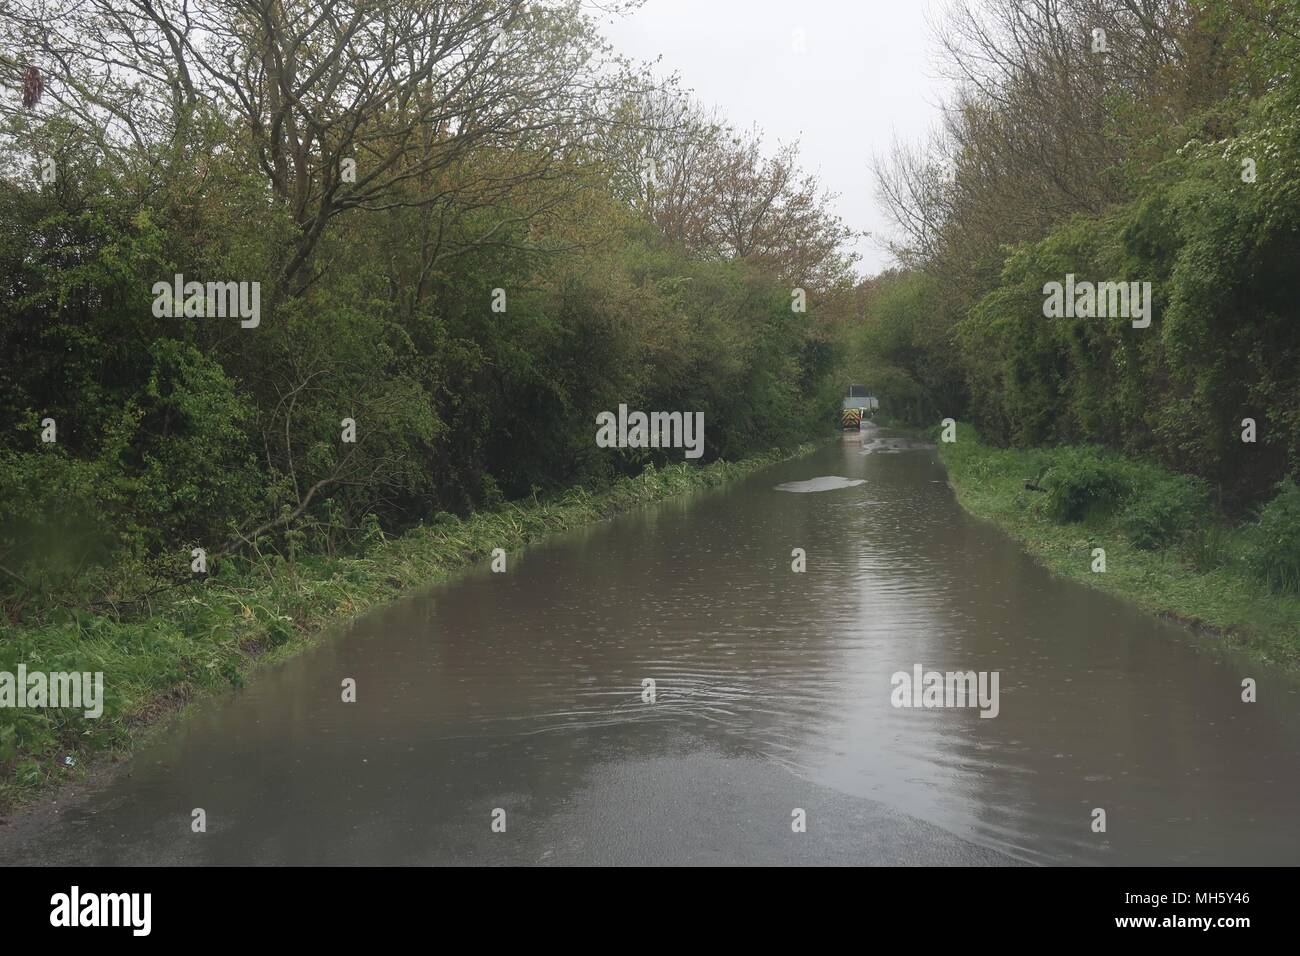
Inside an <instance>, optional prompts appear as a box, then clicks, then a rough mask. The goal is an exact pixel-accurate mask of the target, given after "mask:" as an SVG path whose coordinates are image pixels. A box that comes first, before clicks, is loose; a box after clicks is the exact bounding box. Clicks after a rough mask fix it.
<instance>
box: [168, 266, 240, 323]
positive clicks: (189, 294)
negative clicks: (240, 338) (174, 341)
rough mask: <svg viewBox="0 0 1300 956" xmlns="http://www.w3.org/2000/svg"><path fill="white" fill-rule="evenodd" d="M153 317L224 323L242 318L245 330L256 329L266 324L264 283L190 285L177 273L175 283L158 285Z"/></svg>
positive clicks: (193, 283)
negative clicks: (263, 318) (264, 319)
mask: <svg viewBox="0 0 1300 956" xmlns="http://www.w3.org/2000/svg"><path fill="white" fill-rule="evenodd" d="M151 291H152V292H153V294H154V300H153V314H154V318H157V319H180V318H186V319H224V318H227V317H229V318H234V317H236V316H238V317H239V318H240V319H242V320H243V321H241V322H240V323H239V325H240V327H241V328H245V329H255V328H257V327H258V325H259V324H261V321H262V283H260V282H208V283H206V284H205V283H202V282H186V281H185V276H183V275H182V274H181V273H179V272H178V273H176V276H175V278H174V280H173V281H172V282H165V281H163V282H155V283H154V284H153V289H152V290H151Z"/></svg>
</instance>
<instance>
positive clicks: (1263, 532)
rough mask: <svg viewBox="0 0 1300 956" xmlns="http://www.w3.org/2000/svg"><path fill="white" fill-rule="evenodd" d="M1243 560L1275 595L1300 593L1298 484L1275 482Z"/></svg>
mask: <svg viewBox="0 0 1300 956" xmlns="http://www.w3.org/2000/svg"><path fill="white" fill-rule="evenodd" d="M1253 532H1254V533H1253V535H1252V540H1251V547H1250V548H1249V550H1248V551H1247V552H1246V563H1247V566H1248V567H1249V568H1250V570H1251V573H1252V574H1254V575H1255V577H1256V578H1257V579H1258V580H1259V581H1261V582H1262V583H1263V584H1264V585H1266V586H1267V587H1268V589H1269V590H1270V591H1273V592H1275V593H1278V594H1300V485H1297V484H1296V483H1295V482H1294V481H1292V480H1291V479H1289V478H1288V479H1285V480H1284V481H1281V482H1279V483H1278V486H1277V496H1276V497H1275V498H1273V500H1272V501H1270V502H1269V503H1268V504H1266V505H1265V506H1264V507H1263V508H1261V509H1260V512H1259V521H1258V522H1257V523H1256V525H1255V527H1254V529H1253Z"/></svg>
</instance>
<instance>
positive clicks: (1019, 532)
mask: <svg viewBox="0 0 1300 956" xmlns="http://www.w3.org/2000/svg"><path fill="white" fill-rule="evenodd" d="M932 437H934V438H937V437H938V432H937V431H936V432H935V434H934V436H932ZM938 447H939V453H940V458H941V459H942V461H943V463H944V465H945V466H946V467H947V469H948V477H949V483H950V484H951V485H952V487H953V490H954V491H955V493H956V495H957V500H958V502H959V503H960V504H961V505H962V507H963V508H965V509H966V510H967V511H968V512H970V513H971V514H973V515H975V516H976V517H978V518H983V519H986V520H989V521H992V522H994V523H995V524H997V525H998V526H1000V527H1001V528H1002V529H1003V530H1005V531H1006V532H1008V533H1009V534H1010V535H1011V536H1012V537H1013V538H1015V539H1016V540H1017V541H1019V542H1020V543H1021V544H1022V545H1023V546H1024V547H1025V548H1026V550H1028V551H1029V553H1030V554H1032V555H1033V556H1034V557H1036V558H1037V559H1039V560H1040V561H1041V562H1042V563H1043V564H1045V565H1046V566H1047V567H1048V568H1050V569H1051V570H1053V571H1054V572H1056V573H1058V574H1061V575H1063V576H1065V577H1068V578H1073V579H1075V580H1077V581H1080V582H1082V583H1084V584H1087V585H1089V586H1091V587H1095V588H1099V589H1101V590H1103V591H1107V592H1110V593H1111V594H1115V595H1118V596H1120V597H1122V598H1125V599H1127V600H1129V601H1131V602H1133V603H1135V604H1137V605H1139V606H1140V607H1142V608H1144V609H1146V610H1148V611H1150V612H1152V613H1154V614H1157V615H1160V616H1163V617H1167V618H1172V619H1175V620H1178V621H1181V622H1183V623H1185V624H1187V625H1190V626H1192V627H1194V628H1196V629H1199V630H1202V631H1207V632H1209V633H1212V634H1215V635H1218V636H1220V637H1222V638H1223V639H1224V640H1225V641H1226V642H1228V643H1229V644H1232V645H1234V646H1237V647H1241V648H1244V649H1246V650H1248V651H1249V652H1250V653H1252V654H1253V655H1254V656H1256V657H1257V658H1259V659H1261V660H1266V661H1268V662H1271V663H1274V664H1278V665H1281V666H1283V667H1286V668H1288V669H1290V670H1292V671H1294V670H1297V669H1300V596H1296V595H1294V594H1285V593H1275V592H1273V591H1271V590H1269V588H1268V587H1266V586H1265V584H1264V583H1262V582H1261V581H1260V580H1259V577H1258V575H1257V574H1254V573H1252V572H1251V569H1250V566H1251V562H1252V558H1257V557H1258V554H1259V548H1258V535H1259V529H1258V528H1257V527H1256V526H1255V525H1252V524H1250V523H1247V524H1244V525H1237V526H1233V525H1231V524H1229V523H1228V522H1227V521H1226V520H1225V519H1224V518H1223V517H1222V515H1220V514H1218V513H1217V512H1215V511H1214V510H1213V509H1212V508H1210V507H1209V506H1208V504H1206V503H1204V502H1200V503H1198V502H1197V501H1196V497H1195V495H1194V493H1192V492H1187V493H1184V490H1183V489H1184V486H1185V485H1188V484H1189V482H1190V480H1189V479H1187V478H1186V477H1185V476H1179V475H1175V474H1173V473H1171V472H1168V471H1165V470H1163V469H1160V468H1158V467H1157V466H1155V465H1152V464H1150V463H1146V462H1137V461H1133V460H1131V459H1125V458H1122V457H1121V456H1118V455H1111V454H1107V453H1104V452H1100V451H1098V450H1094V449H1080V448H1043V449H1003V448H993V447H990V446H988V445H985V444H982V443H981V442H980V440H979V436H978V435H977V434H976V433H975V431H974V430H973V429H972V428H970V427H969V426H966V425H959V426H958V431H957V441H955V442H952V443H944V442H940V443H939V445H938ZM1054 474H1055V475H1064V476H1065V478H1064V479H1061V480H1059V481H1058V482H1056V483H1055V484H1054V483H1053V482H1052V477H1053V475H1054ZM1080 476H1081V477H1080ZM1076 478H1077V479H1078V480H1075V479H1076ZM1112 479H1113V483H1111V484H1108V482H1111V481H1112ZM1040 480H1041V484H1040ZM1027 482H1028V483H1029V484H1031V485H1037V486H1038V487H1036V488H1035V487H1027V486H1026V484H1027ZM1119 489H1122V491H1120V490H1119ZM1171 489H1172V490H1171ZM1090 491H1095V492H1096V497H1097V499H1098V500H1097V501H1095V502H1092V501H1090V500H1089V497H1088V496H1089V492H1090ZM1193 491H1194V489H1193ZM1120 498H1122V500H1115V499H1120ZM1171 499H1172V501H1173V503H1172V504H1171V503H1170V501H1171ZM1107 502H1109V504H1110V506H1109V507H1107V506H1105V505H1106V504H1107ZM1095 548H1103V549H1105V559H1106V570H1105V573H1097V572H1094V571H1093V570H1092V568H1093V563H1094V557H1093V549H1095ZM1256 563H1258V562H1257V561H1256Z"/></svg>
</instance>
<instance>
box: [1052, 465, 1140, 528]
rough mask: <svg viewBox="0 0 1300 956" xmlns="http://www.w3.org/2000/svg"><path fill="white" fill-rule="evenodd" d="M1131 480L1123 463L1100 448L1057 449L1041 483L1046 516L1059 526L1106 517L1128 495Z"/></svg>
mask: <svg viewBox="0 0 1300 956" xmlns="http://www.w3.org/2000/svg"><path fill="white" fill-rule="evenodd" d="M1130 480H1131V479H1130V475H1129V474H1128V470H1127V468H1126V467H1125V464H1124V462H1123V461H1122V460H1120V459H1119V458H1117V457H1115V456H1113V455H1107V454H1106V453H1105V452H1104V451H1103V450H1102V449H1100V448H1096V447H1091V446H1084V447H1079V448H1061V449H1058V450H1057V451H1056V452H1055V453H1054V454H1053V456H1052V463H1051V465H1050V466H1049V467H1048V470H1047V473H1046V474H1045V475H1044V476H1043V479H1042V482H1041V483H1042V485H1043V487H1044V488H1045V489H1047V492H1048V496H1047V499H1046V505H1045V510H1046V513H1047V515H1048V517H1050V518H1051V519H1052V520H1053V521H1055V522H1057V523H1058V524H1068V523H1070V522H1075V521H1083V520H1084V519H1086V518H1090V517H1095V516H1098V515H1105V514H1109V513H1111V512H1113V511H1115V510H1116V509H1117V508H1118V507H1119V506H1120V505H1121V503H1122V502H1123V499H1124V498H1125V496H1126V495H1127V494H1128V493H1129V489H1130Z"/></svg>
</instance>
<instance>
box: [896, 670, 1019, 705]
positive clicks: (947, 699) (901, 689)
mask: <svg viewBox="0 0 1300 956" xmlns="http://www.w3.org/2000/svg"><path fill="white" fill-rule="evenodd" d="M998 680H999V674H998V671H979V672H978V673H977V672H976V671H946V672H945V671H925V670H924V669H923V668H922V667H921V665H920V664H915V665H913V667H912V673H910V674H909V673H908V672H907V671H895V672H894V675H893V676H892V677H891V678H890V679H889V683H890V685H891V686H892V687H893V688H894V689H893V691H892V692H891V693H890V695H889V702H890V703H891V704H893V705H894V706H895V707H926V708H929V707H978V708H979V710H980V716H981V717H996V716H997V715H998V711H999V710H1000V706H999V704H998Z"/></svg>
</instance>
